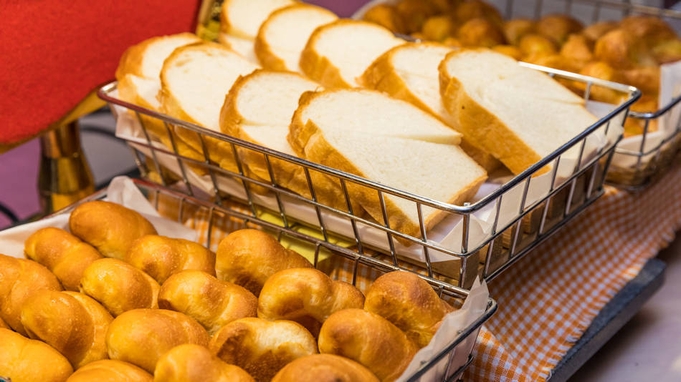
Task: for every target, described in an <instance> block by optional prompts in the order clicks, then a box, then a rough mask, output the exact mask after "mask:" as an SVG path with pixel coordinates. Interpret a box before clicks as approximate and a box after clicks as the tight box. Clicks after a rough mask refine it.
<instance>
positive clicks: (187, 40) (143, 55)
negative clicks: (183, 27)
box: [116, 32, 201, 81]
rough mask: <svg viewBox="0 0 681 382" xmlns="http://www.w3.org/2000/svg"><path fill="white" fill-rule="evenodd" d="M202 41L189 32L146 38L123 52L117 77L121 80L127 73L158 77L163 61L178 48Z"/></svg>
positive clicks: (117, 69)
mask: <svg viewBox="0 0 681 382" xmlns="http://www.w3.org/2000/svg"><path fill="white" fill-rule="evenodd" d="M200 41H201V38H199V37H198V36H197V35H195V34H193V33H188V32H187V33H178V34H174V35H167V36H157V37H152V38H149V39H146V40H144V41H142V42H140V43H138V44H135V45H133V46H131V47H129V48H128V49H126V50H125V52H123V55H122V56H121V60H120V62H119V64H118V67H117V68H116V79H117V80H119V81H120V80H121V78H123V76H124V75H126V74H134V75H136V76H139V77H144V78H152V79H158V78H159V74H160V73H161V68H162V67H163V61H164V60H165V59H166V58H167V57H168V56H170V54H171V53H172V52H173V51H174V50H175V49H176V48H179V47H181V46H183V45H188V44H193V43H196V42H200Z"/></svg>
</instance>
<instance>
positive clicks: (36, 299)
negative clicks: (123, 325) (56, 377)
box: [21, 290, 113, 369]
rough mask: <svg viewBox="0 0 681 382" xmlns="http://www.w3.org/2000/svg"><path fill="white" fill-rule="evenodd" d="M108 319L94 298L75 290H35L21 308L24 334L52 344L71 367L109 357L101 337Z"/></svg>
mask: <svg viewBox="0 0 681 382" xmlns="http://www.w3.org/2000/svg"><path fill="white" fill-rule="evenodd" d="M112 320H113V317H111V315H110V314H109V312H107V310H106V309H104V307H103V306H101V305H100V304H99V303H98V302H97V301H95V300H93V299H91V298H90V297H88V296H86V295H84V294H82V293H77V292H58V291H46V290H44V291H39V292H37V293H35V294H34V295H33V296H31V297H29V298H28V299H26V301H25V303H24V305H23V307H22V308H21V323H22V325H24V328H25V329H26V332H27V333H28V336H29V337H30V338H33V339H37V340H41V341H43V342H45V343H47V344H48V345H50V346H52V347H53V348H55V349H56V350H57V351H59V352H60V353H61V354H63V355H64V357H66V359H68V360H69V362H70V363H71V365H72V366H73V368H74V369H78V368H80V367H82V366H83V365H86V364H88V363H90V362H93V361H98V360H101V359H106V358H109V356H108V353H107V349H106V342H105V340H106V331H107V329H108V328H109V324H110V323H111V321H112Z"/></svg>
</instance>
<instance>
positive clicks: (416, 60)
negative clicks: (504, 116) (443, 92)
mask: <svg viewBox="0 0 681 382" xmlns="http://www.w3.org/2000/svg"><path fill="white" fill-rule="evenodd" d="M451 51H452V48H450V47H447V46H445V45H442V44H438V43H429V42H423V43H406V44H401V45H398V46H396V47H394V48H392V49H390V50H388V51H387V52H385V53H383V54H382V55H381V56H380V57H378V58H377V59H376V60H375V61H374V62H373V63H372V64H371V66H369V68H368V69H367V70H366V71H365V72H364V74H363V75H362V79H361V82H362V84H363V85H364V86H365V87H367V88H369V89H376V90H380V91H382V92H385V93H387V94H389V95H391V96H392V97H395V98H399V99H403V100H405V101H407V102H410V103H412V104H414V105H416V106H418V107H419V108H421V109H422V110H424V111H426V112H428V113H430V114H432V115H434V116H435V117H437V118H438V119H440V120H441V121H442V122H443V123H445V124H446V125H448V126H449V127H451V128H453V129H454V130H456V131H459V132H461V130H460V128H459V126H458V125H457V123H456V122H455V121H454V120H453V119H452V118H450V116H449V113H447V110H445V107H444V105H443V103H442V97H441V96H440V82H439V72H438V67H439V65H440V62H442V60H443V59H444V58H445V56H446V55H447V54H448V53H449V52H451ZM461 148H463V149H464V151H465V152H466V153H467V154H468V155H470V156H471V157H472V158H473V159H475V160H476V161H477V162H478V163H479V164H480V165H481V166H482V167H484V168H485V169H486V170H487V172H492V171H493V170H494V169H496V168H497V167H499V166H500V164H501V163H500V162H499V161H498V160H497V159H495V158H494V157H493V156H492V155H491V154H489V153H487V152H485V151H484V150H482V149H480V148H478V147H476V146H475V145H473V144H472V143H471V142H470V141H469V139H467V138H466V136H465V135H464V136H463V137H462V139H461Z"/></svg>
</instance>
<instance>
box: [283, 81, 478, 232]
mask: <svg viewBox="0 0 681 382" xmlns="http://www.w3.org/2000/svg"><path fill="white" fill-rule="evenodd" d="M290 130H291V131H290V133H289V141H290V142H292V146H293V147H294V148H295V149H296V150H297V151H298V152H299V153H300V155H302V156H304V157H305V158H307V159H309V160H311V161H313V162H317V163H321V164H323V165H327V166H329V167H333V168H336V169H340V170H343V171H346V172H349V173H352V174H355V175H358V176H361V177H364V178H367V179H369V180H372V181H374V182H377V183H381V184H383V185H386V186H389V187H393V188H396V189H398V190H402V191H407V192H410V193H413V194H416V195H419V196H423V197H426V198H430V199H433V200H436V201H440V202H447V203H454V204H460V203H463V202H464V201H465V200H468V199H469V198H470V197H472V196H473V195H474V194H475V192H476V191H477V189H478V188H479V186H480V185H481V184H482V183H483V182H484V181H485V179H486V178H487V174H486V172H485V170H484V169H483V168H481V167H480V166H479V165H478V164H477V163H476V162H475V161H474V160H473V159H471V158H470V157H469V156H468V155H466V154H465V153H464V152H463V150H461V148H460V147H459V146H458V144H457V143H458V141H459V138H460V135H459V134H458V133H456V132H455V131H453V130H452V129H450V128H448V127H447V126H445V125H444V124H442V122H440V121H439V120H437V119H436V118H435V117H433V116H431V115H429V114H427V113H425V112H424V111H422V110H420V109H418V108H417V107H415V106H413V105H412V104H410V103H407V102H404V101H401V100H397V99H393V98H390V97H388V96H387V95H385V94H383V93H380V92H377V91H370V90H359V89H344V90H333V91H324V92H318V93H307V94H306V95H305V96H304V97H303V98H302V99H301V105H300V107H299V108H298V109H297V110H296V113H295V115H294V117H293V121H292V123H291V126H290ZM348 190H349V192H350V194H351V195H352V196H353V197H354V198H356V199H357V200H358V201H359V203H360V204H361V205H362V207H364V209H365V210H366V211H367V212H368V213H369V214H370V215H371V216H372V217H373V218H374V219H376V220H377V221H379V222H383V220H384V219H383V214H382V211H381V207H380V200H379V196H378V194H377V192H376V191H375V190H372V189H368V188H366V187H362V186H359V185H356V184H353V183H349V184H348ZM383 197H384V198H385V202H386V209H387V213H388V223H389V226H390V227H391V228H393V229H396V230H398V231H400V232H403V233H405V234H408V235H412V236H417V237H418V236H420V225H419V219H418V209H417V206H416V204H415V203H413V202H411V201H408V200H406V199H403V198H398V197H394V196H392V195H390V194H387V193H385V194H383ZM422 211H423V218H424V224H425V227H424V228H425V229H426V230H428V229H430V228H432V227H433V226H434V225H435V224H437V222H438V221H440V220H441V219H442V218H443V215H442V213H441V211H439V210H436V209H433V208H429V207H423V208H422Z"/></svg>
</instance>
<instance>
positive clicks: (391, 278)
mask: <svg viewBox="0 0 681 382" xmlns="http://www.w3.org/2000/svg"><path fill="white" fill-rule="evenodd" d="M364 310H367V311H369V312H372V313H376V314H378V315H379V316H382V317H383V318H385V319H387V320H388V321H390V322H392V323H393V324H394V325H395V326H397V327H398V328H400V329H401V330H402V331H403V332H404V333H405V334H406V335H407V337H408V338H409V339H410V340H411V341H413V342H414V343H415V344H416V345H418V347H424V346H426V345H428V343H430V340H431V339H432V338H433V336H434V335H435V332H436V331H437V329H438V328H439V327H440V323H441V322H442V319H443V318H444V317H445V315H446V314H447V313H450V312H452V311H454V308H453V307H452V306H450V305H449V304H447V303H446V302H445V301H444V300H442V299H441V298H440V297H439V296H438V295H437V293H435V291H434V290H433V288H432V287H431V286H430V284H428V282H426V281H425V280H423V279H422V278H420V277H419V276H417V275H416V274H414V273H411V272H405V271H396V272H390V273H386V274H384V275H382V276H381V277H379V278H377V279H376V280H375V281H374V282H373V283H372V284H371V286H370V287H369V289H367V291H366V300H365V302H364Z"/></svg>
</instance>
